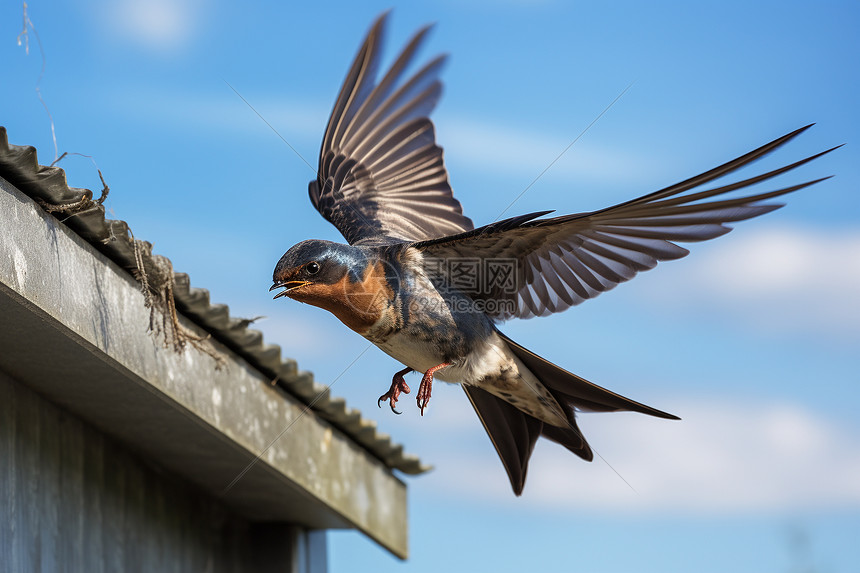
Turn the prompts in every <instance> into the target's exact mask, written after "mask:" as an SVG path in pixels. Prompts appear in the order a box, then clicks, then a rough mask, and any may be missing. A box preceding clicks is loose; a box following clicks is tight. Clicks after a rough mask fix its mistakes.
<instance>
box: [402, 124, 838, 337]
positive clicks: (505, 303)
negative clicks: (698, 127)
mask: <svg viewBox="0 0 860 573" xmlns="http://www.w3.org/2000/svg"><path fill="white" fill-rule="evenodd" d="M808 127H810V126H807V127H804V128H801V129H798V130H797V131H794V132H792V133H789V134H788V135H785V136H783V137H780V138H779V139H776V140H774V141H772V142H770V143H768V144H766V145H764V146H762V147H759V148H758V149H756V150H754V151H751V152H749V153H747V154H746V155H743V156H741V157H738V158H737V159H734V160H733V161H729V162H728V163H725V164H724V165H721V166H719V167H716V168H714V169H711V170H710V171H707V172H705V173H702V174H701V175H697V176H695V177H692V178H690V179H687V180H686V181H682V182H681V183H677V184H675V185H672V186H670V187H667V188H665V189H662V190H660V191H657V192H654V193H651V194H649V195H645V196H643V197H639V198H638V199H633V200H631V201H627V202H625V203H621V204H619V205H615V206H614V207H609V208H607V209H602V210H599V211H593V212H591V213H580V214H575V215H567V216H563V217H553V218H550V219H538V217H540V216H542V215H545V214H547V213H548V212H543V213H532V214H530V215H525V216H520V217H514V218H511V219H506V220H503V221H499V222H497V223H493V224H491V225H487V226H485V227H480V228H478V229H475V230H473V231H470V232H465V233H461V234H459V235H454V236H450V237H444V238H441V239H434V240H428V241H423V242H418V243H415V244H413V245H412V247H414V248H416V249H418V250H419V251H420V252H421V254H422V255H423V257H424V261H425V267H426V268H427V269H428V272H429V273H431V274H433V275H435V278H434V280H436V282H437V284H441V285H445V286H447V287H449V288H455V289H458V290H459V291H461V292H464V293H465V294H468V295H469V297H470V298H471V299H473V300H475V301H481V302H483V304H482V310H483V311H484V312H486V313H487V314H488V315H490V316H491V317H493V318H494V319H495V320H499V321H500V320H506V319H508V318H512V317H517V318H531V317H533V316H546V315H548V314H552V313H554V312H560V311H563V310H565V309H567V308H569V307H571V306H573V305H576V304H579V303H581V302H582V301H584V300H587V299H590V298H593V297H595V296H597V295H598V294H600V293H602V292H604V291H607V290H609V289H611V288H613V287H615V286H616V285H617V284H619V283H622V282H625V281H628V280H630V279H631V278H633V277H634V276H636V275H637V274H638V273H639V272H641V271H646V270H649V269H652V268H654V267H655V266H656V265H657V262H658V261H665V260H671V259H679V258H681V257H683V256H685V255H687V254H688V253H689V251H688V250H687V249H685V248H683V247H680V246H678V245H677V244H676V243H678V242H693V241H704V240H707V239H713V238H715V237H719V236H721V235H724V234H726V233H728V232H729V231H730V230H731V227H729V226H727V225H726V223H733V222H736V221H742V220H744V219H750V218H752V217H757V216H759V215H763V214H764V213H768V212H770V211H773V210H774V209H778V208H779V207H781V206H782V204H779V203H762V201H767V200H768V199H772V198H775V197H779V196H780V195H785V194H786V193H791V192H792V191H797V190H798V189H802V188H804V187H807V186H809V185H812V184H814V183H817V182H819V181H822V179H817V180H814V181H808V182H804V183H800V184H797V185H791V186H789V187H783V188H780V189H776V190H772V191H766V192H762V193H757V194H753V195H746V196H742V197H734V198H720V199H718V200H709V199H712V198H715V197H719V196H722V195H725V194H727V193H730V192H732V191H736V190H738V189H743V188H746V187H749V186H751V185H754V184H756V183H760V182H762V181H766V180H768V179H771V178H773V177H776V176H777V175H781V174H783V173H786V172H787V171H790V170H792V169H794V168H796V167H799V166H801V165H803V164H805V163H808V162H809V161H812V160H813V159H815V158H817V157H820V156H821V155H824V154H825V153H828V152H830V151H832V150H833V149H836V148H835V147H834V148H833V149H828V150H827V151H824V152H821V153H818V154H816V155H813V156H811V157H807V158H806V159H802V160H800V161H797V162H795V163H792V164H790V165H786V166H785V167H781V168H779V169H775V170H773V171H769V172H767V173H764V174H761V175H758V176H755V177H751V178H749V179H744V180H742V181H737V182H734V183H729V184H726V185H722V186H719V187H715V188H711V189H704V190H702V189H701V188H702V186H703V185H705V184H706V183H709V182H710V181H712V180H714V179H717V178H718V177H722V176H724V175H727V174H729V173H732V172H733V171H735V170H737V169H739V168H741V167H743V166H745V165H747V164H749V163H751V162H752V161H754V160H756V159H758V158H760V157H762V156H764V155H766V154H767V153H769V152H771V151H773V150H774V149H776V148H778V147H780V146H781V145H784V144H785V143H786V142H788V141H790V140H791V139H793V138H794V137H796V136H797V135H799V134H800V133H801V132H803V131H804V130H806V129H807V128H808ZM825 179H826V178H825ZM475 261H480V263H481V264H483V265H485V268H482V269H479V271H480V272H479V273H478V274H477V275H476V274H475V273H474V270H475V268H474V264H473V263H474V262H475ZM464 279H467V280H464Z"/></svg>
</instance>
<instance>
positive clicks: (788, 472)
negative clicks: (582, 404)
mask: <svg viewBox="0 0 860 573" xmlns="http://www.w3.org/2000/svg"><path fill="white" fill-rule="evenodd" d="M669 410H670V411H672V412H676V413H678V414H680V415H681V416H682V417H683V418H684V420H682V421H680V422H675V421H667V420H659V419H655V418H648V417H644V416H639V415H635V414H613V415H609V414H602V415H601V414H591V415H585V416H582V419H581V426H582V429H583V433H584V434H585V435H586V437H587V438H588V439H589V442H590V443H591V445H592V447H594V449H595V450H596V451H597V452H599V454H600V455H601V456H603V458H605V460H606V462H604V461H603V460H601V458H599V457H596V458H595V461H594V462H593V463H591V464H586V463H583V462H582V461H581V460H579V459H578V458H576V457H575V456H574V455H573V454H570V453H569V452H567V451H566V450H564V449H562V448H560V447H558V446H556V445H554V444H550V443H546V442H543V443H539V445H538V448H537V450H536V452H535V455H534V457H533V458H532V462H531V466H530V468H529V478H528V481H527V484H526V489H525V493H524V494H523V497H524V501H525V502H526V503H528V504H530V505H537V506H544V507H547V508H553V509H555V510H561V511H567V510H577V511H588V510H591V511H601V512H614V513H655V512H659V513H676V514H677V513H683V514H702V515H717V514H734V515H743V514H752V513H761V512H770V511H778V512H785V511H796V510H805V509H807V510H808V509H812V510H815V509H822V508H825V509H826V508H860V435H858V431H857V428H847V427H840V426H839V425H838V424H836V423H834V422H832V421H830V420H828V419H826V418H824V417H822V416H820V415H817V414H815V413H813V412H811V411H809V410H807V409H805V408H803V407H801V406H797V405H792V404H779V403H769V404H761V403H760V404H752V403H748V402H745V403H735V402H730V401H719V400H716V401H709V402H707V403H705V402H692V403H689V402H688V403H679V404H675V405H673V406H672V407H671V408H669ZM460 431H462V429H461V430H460ZM434 436H435V437H434V439H435V440H437V441H439V442H441V443H444V444H445V447H446V449H447V450H451V449H454V450H455V451H453V452H451V453H450V455H446V454H443V453H441V452H437V453H435V455H434V460H433V461H434V462H435V463H436V467H437V470H436V472H437V473H438V474H439V475H438V479H437V480H436V483H435V484H434V485H435V487H439V488H444V489H445V491H447V492H449V493H450V494H452V495H461V496H464V497H469V498H477V499H485V500H487V501H492V502H495V501H504V500H510V499H512V497H513V496H512V494H511V492H510V487H509V485H508V483H507V479H506V477H505V474H504V471H503V470H502V467H501V464H499V463H498V461H494V462H490V456H487V455H481V456H475V455H473V454H470V453H469V452H467V451H464V450H463V449H462V448H460V449H459V450H457V443H458V442H457V441H456V440H454V439H450V438H447V437H446V436H444V435H438V434H437V432H436V430H434ZM486 447H487V448H489V449H490V450H491V448H490V445H489V442H488V441H487V444H486ZM491 452H492V450H491ZM492 454H493V455H495V453H494V452H492ZM440 455H445V457H446V458H447V459H440V458H439V456H440ZM425 457H427V456H426V455H425ZM607 462H608V463H609V464H611V465H612V467H613V468H615V470H617V471H618V473H619V474H620V475H621V476H623V478H624V480H626V481H627V482H628V483H629V484H630V485H631V486H632V488H634V489H635V492H634V491H633V490H632V489H631V488H630V487H629V486H628V485H627V484H626V483H625V481H624V480H622V479H621V478H620V477H619V476H618V475H616V474H615V473H614V471H613V470H612V469H611V468H610V467H609V465H607ZM487 464H490V465H487Z"/></svg>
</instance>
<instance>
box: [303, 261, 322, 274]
mask: <svg viewBox="0 0 860 573" xmlns="http://www.w3.org/2000/svg"><path fill="white" fill-rule="evenodd" d="M305 271H307V273H308V274H309V275H315V274H317V273H318V272H320V264H319V263H318V262H316V261H311V262H309V263H308V264H306V265H305Z"/></svg>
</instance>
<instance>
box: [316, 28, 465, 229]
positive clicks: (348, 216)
mask: <svg viewBox="0 0 860 573" xmlns="http://www.w3.org/2000/svg"><path fill="white" fill-rule="evenodd" d="M386 16H387V14H383V15H382V16H380V18H379V19H378V20H377V21H376V22H375V23H374V25H373V27H372V28H371V30H370V32H369V33H368V35H367V38H366V39H365V41H364V44H362V46H361V49H360V50H359V52H358V55H357V56H356V58H355V61H354V62H353V64H352V67H351V68H350V70H349V74H347V77H346V80H345V81H344V83H343V87H342V88H341V90H340V94H339V95H338V98H337V101H336V102H335V105H334V109H333V110H332V114H331V118H329V122H328V127H326V131H325V137H324V138H323V142H322V148H321V149H320V158H319V171H318V174H317V178H316V179H315V180H313V181H311V182H310V185H309V188H308V193H309V195H310V198H311V202H312V203H313V205H314V207H316V209H317V210H318V211H319V212H320V214H322V216H323V217H325V218H326V219H327V220H328V221H330V222H331V223H332V224H333V225H334V226H335V227H337V229H338V230H339V231H340V232H341V234H342V235H343V236H344V237H345V238H346V240H347V241H348V242H349V243H350V244H363V245H374V244H386V243H394V242H411V241H420V240H425V239H431V238H436V237H442V236H445V235H451V234H454V233H460V232H462V231H466V230H470V229H472V228H473V225H472V221H471V220H469V219H468V218H467V217H465V216H463V210H462V208H461V206H460V203H459V202H458V201H457V200H456V199H454V195H453V193H452V192H451V186H450V185H449V184H448V173H447V171H446V170H445V164H444V162H443V158H442V149H441V148H440V147H439V146H438V145H436V139H435V132H434V129H433V123H432V122H431V121H430V119H429V118H428V115H429V114H430V112H431V111H432V110H433V108H434V107H435V106H436V102H437V101H438V99H439V96H440V94H441V92H442V84H441V82H440V81H439V79H438V75H439V72H440V70H441V68H442V65H443V63H444V61H445V58H444V56H439V57H437V58H435V59H433V60H432V61H430V63H428V64H427V65H425V66H424V67H423V68H421V69H420V70H419V71H417V72H416V73H415V74H414V75H412V76H411V77H409V76H407V75H406V71H407V68H408V67H409V64H410V62H411V61H412V59H413V56H414V55H415V52H416V50H417V49H418V47H419V46H420V44H421V42H422V40H423V39H424V37H425V36H426V34H427V31H428V29H429V28H424V29H422V30H420V31H419V32H418V33H417V34H416V35H415V36H414V37H413V38H412V40H411V41H410V42H409V43H408V44H407V46H406V48H404V50H403V52H402V53H401V54H400V56H398V58H397V59H396V60H395V62H394V63H393V64H392V65H391V68H389V70H388V71H387V72H386V73H385V75H384V76H383V77H382V79H381V80H380V81H378V82H377V79H376V75H377V68H378V67H379V60H380V57H381V51H382V50H381V47H380V44H381V43H382V36H383V35H384V28H385V20H386Z"/></svg>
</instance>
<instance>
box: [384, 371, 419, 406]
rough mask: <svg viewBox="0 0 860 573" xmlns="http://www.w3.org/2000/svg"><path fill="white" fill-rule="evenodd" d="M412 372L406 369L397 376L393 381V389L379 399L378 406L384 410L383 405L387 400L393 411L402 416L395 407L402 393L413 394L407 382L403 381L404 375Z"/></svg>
mask: <svg viewBox="0 0 860 573" xmlns="http://www.w3.org/2000/svg"><path fill="white" fill-rule="evenodd" d="M410 372H412V369H411V368H404V369H403V370H401V371H400V372H398V373H397V374H395V375H394V378H392V380H391V388H389V389H388V392H386V393H385V394H383V395H382V396H380V397H379V400H378V401H377V402H376V405H377V406H379V407H380V408H382V403H383V402H385V401H386V400H387V401H388V405H389V406H391V411H392V412H394V413H395V414H400V412H398V411H397V410H395V409H394V405H395V404H397V399H398V398H400V393H401V392H403V393H404V394H409V392H411V390H409V385H408V384H406V380H404V379H403V375H404V374H409V373H410Z"/></svg>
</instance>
